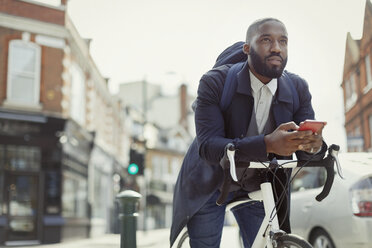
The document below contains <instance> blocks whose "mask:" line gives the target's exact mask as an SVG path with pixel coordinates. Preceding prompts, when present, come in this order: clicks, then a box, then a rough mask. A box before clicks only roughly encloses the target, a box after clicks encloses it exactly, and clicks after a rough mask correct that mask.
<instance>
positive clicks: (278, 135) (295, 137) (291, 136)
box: [264, 122, 323, 156]
mask: <svg viewBox="0 0 372 248" xmlns="http://www.w3.org/2000/svg"><path fill="white" fill-rule="evenodd" d="M297 129H298V126H297V125H296V123H294V122H288V123H283V124H281V125H280V126H279V127H278V128H277V129H275V131H274V132H272V133H271V134H268V135H266V136H265V138H264V140H265V143H266V151H267V152H268V153H275V154H278V155H281V156H290V155H292V154H293V153H294V152H295V151H297V150H302V151H306V152H310V153H315V152H318V150H319V149H320V148H321V147H322V142H323V141H322V134H321V131H320V133H317V134H313V132H312V131H296V130H297ZM290 131H293V132H290Z"/></svg>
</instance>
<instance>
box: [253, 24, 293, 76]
mask: <svg viewBox="0 0 372 248" xmlns="http://www.w3.org/2000/svg"><path fill="white" fill-rule="evenodd" d="M287 43H288V37H287V31H286V29H285V27H284V26H283V24H281V23H279V22H276V21H268V22H265V23H264V24H261V25H260V27H259V29H258V31H257V33H256V34H255V35H254V36H253V37H252V40H251V42H250V46H249V52H248V63H249V66H250V68H251V70H252V72H253V73H254V74H255V75H256V76H257V77H258V78H259V79H260V80H261V79H264V80H261V81H267V80H268V81H270V80H271V79H272V78H278V77H280V76H281V75H282V72H283V70H284V68H285V66H286V64H287V59H288V57H287ZM257 74H258V75H257ZM260 76H261V78H260Z"/></svg>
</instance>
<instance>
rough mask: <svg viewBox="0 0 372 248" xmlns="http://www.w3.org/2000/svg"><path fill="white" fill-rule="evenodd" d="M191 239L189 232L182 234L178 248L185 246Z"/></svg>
mask: <svg viewBox="0 0 372 248" xmlns="http://www.w3.org/2000/svg"><path fill="white" fill-rule="evenodd" d="M188 237H189V233H188V232H187V230H186V231H185V232H184V233H183V234H182V236H181V238H180V240H179V241H178V244H177V248H182V246H183V245H184V242H185V241H186V239H187V238H188Z"/></svg>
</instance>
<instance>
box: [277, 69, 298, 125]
mask: <svg viewBox="0 0 372 248" xmlns="http://www.w3.org/2000/svg"><path fill="white" fill-rule="evenodd" d="M289 83H290V82H288V80H286V79H285V78H284V77H283V76H281V77H280V78H279V79H278V90H277V93H276V95H275V97H274V99H273V103H272V110H273V114H274V119H275V123H276V125H277V126H279V125H280V124H282V123H286V122H290V121H292V120H293V114H294V113H293V96H292V92H291V88H290V85H289Z"/></svg>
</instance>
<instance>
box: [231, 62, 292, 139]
mask: <svg viewBox="0 0 372 248" xmlns="http://www.w3.org/2000/svg"><path fill="white" fill-rule="evenodd" d="M237 80H238V85H237V90H236V95H235V96H234V97H233V100H232V103H231V105H230V107H229V108H228V109H227V111H226V115H227V116H226V118H225V121H226V122H227V125H226V126H227V127H228V130H226V131H227V136H228V137H234V138H236V137H243V136H245V135H246V133H247V130H248V126H249V123H250V120H251V116H252V113H253V111H254V110H253V107H254V99H253V96H252V90H251V80H250V76H249V67H248V63H247V62H246V63H245V64H244V66H243V68H242V70H241V71H240V72H239V73H238V75H237ZM289 83H290V82H288V80H286V79H285V77H283V76H282V77H280V78H279V79H278V89H277V92H276V95H275V97H274V98H273V103H272V108H271V109H272V111H273V115H274V119H275V124H276V126H279V125H280V124H282V123H286V122H290V121H292V120H293V114H294V113H293V96H292V91H291V88H290V85H289Z"/></svg>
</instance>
